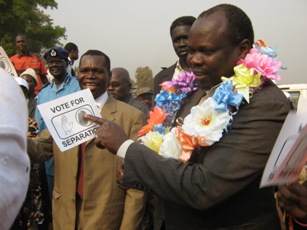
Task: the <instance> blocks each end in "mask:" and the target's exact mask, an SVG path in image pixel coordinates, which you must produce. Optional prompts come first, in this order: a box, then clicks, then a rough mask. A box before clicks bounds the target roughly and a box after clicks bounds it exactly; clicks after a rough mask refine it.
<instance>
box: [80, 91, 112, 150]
mask: <svg viewBox="0 0 307 230" xmlns="http://www.w3.org/2000/svg"><path fill="white" fill-rule="evenodd" d="M115 113H117V102H116V99H114V98H113V97H111V96H109V97H108V100H107V101H106V103H105V104H104V106H103V108H102V109H101V110H100V115H101V117H102V118H104V119H107V120H110V121H115V116H114V114H115ZM93 140H95V137H94V138H92V139H90V140H89V141H88V142H87V144H88V143H90V142H92V141H93ZM87 144H86V145H87Z"/></svg>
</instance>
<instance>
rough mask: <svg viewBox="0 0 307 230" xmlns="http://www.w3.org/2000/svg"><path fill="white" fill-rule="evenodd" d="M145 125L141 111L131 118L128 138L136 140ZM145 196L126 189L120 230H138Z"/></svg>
mask: <svg viewBox="0 0 307 230" xmlns="http://www.w3.org/2000/svg"><path fill="white" fill-rule="evenodd" d="M144 124H145V119H144V114H143V113H142V112H141V111H138V113H137V114H136V115H135V116H133V121H132V125H131V129H130V134H129V137H130V138H131V139H133V140H136V139H137V132H138V131H139V130H140V129H141V127H142V126H143V125H144ZM145 203H146V194H145V192H144V191H141V190H137V189H132V188H130V189H127V190H126V197H125V208H124V215H123V219H122V223H121V227H120V229H121V230H126V229H128V230H129V229H131V230H133V229H140V227H141V223H142V219H143V216H144V209H145Z"/></svg>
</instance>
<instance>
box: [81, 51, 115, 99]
mask: <svg viewBox="0 0 307 230" xmlns="http://www.w3.org/2000/svg"><path fill="white" fill-rule="evenodd" d="M110 76H111V72H110V71H109V70H108V68H107V66H106V62H105V58H104V56H98V55H85V56H83V57H82V59H81V60H80V65H79V75H78V80H79V84H80V87H81V89H90V90H91V92H92V94H93V97H94V98H97V97H99V96H100V95H102V94H103V93H105V92H106V90H107V85H108V81H109V78H110Z"/></svg>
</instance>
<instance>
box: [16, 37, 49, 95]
mask: <svg viewBox="0 0 307 230" xmlns="http://www.w3.org/2000/svg"><path fill="white" fill-rule="evenodd" d="M15 43H16V49H17V54H15V55H14V56H12V57H10V60H11V62H12V63H13V65H14V67H15V70H16V72H17V74H18V76H20V74H21V73H22V72H24V71H25V70H26V69H28V68H33V69H34V71H35V73H36V76H37V85H36V88H35V93H36V94H37V93H38V91H39V90H40V89H41V88H42V85H43V84H44V85H45V84H47V83H48V79H47V77H46V74H47V71H46V67H45V63H44V61H43V59H42V58H41V57H40V56H39V55H38V54H35V53H31V52H30V51H29V46H28V41H27V36H26V35H25V34H19V35H17V36H16V39H15Z"/></svg>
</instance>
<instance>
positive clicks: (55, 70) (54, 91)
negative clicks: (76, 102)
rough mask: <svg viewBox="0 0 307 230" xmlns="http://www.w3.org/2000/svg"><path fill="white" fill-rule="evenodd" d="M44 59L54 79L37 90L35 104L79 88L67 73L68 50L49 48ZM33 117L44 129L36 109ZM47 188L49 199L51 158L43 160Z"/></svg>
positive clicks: (50, 193)
mask: <svg viewBox="0 0 307 230" xmlns="http://www.w3.org/2000/svg"><path fill="white" fill-rule="evenodd" d="M44 59H45V60H46V61H47V65H48V67H49V71H50V73H51V74H52V75H53V77H54V79H53V80H52V82H51V83H48V84H47V85H45V86H44V87H43V88H42V89H41V90H40V92H39V94H38V97H37V105H40V104H42V103H45V102H48V101H51V100H54V99H57V98H60V97H62V96H66V95H68V94H71V93H74V92H77V91H79V90H80V86H79V83H78V80H77V79H76V78H75V77H72V76H71V75H69V74H68V73H67V65H68V63H69V61H68V52H67V51H66V50H65V49H64V48H62V47H52V48H49V49H48V50H47V51H46V52H45V54H44ZM35 119H36V120H37V124H38V129H39V130H40V131H42V130H44V129H46V128H47V127H46V124H45V122H44V120H43V118H42V116H41V114H40V112H39V110H38V109H36V112H35ZM45 167H46V174H47V182H48V190H49V196H50V199H51V198H52V190H53V184H54V162H53V158H51V159H50V160H48V161H47V162H45Z"/></svg>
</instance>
